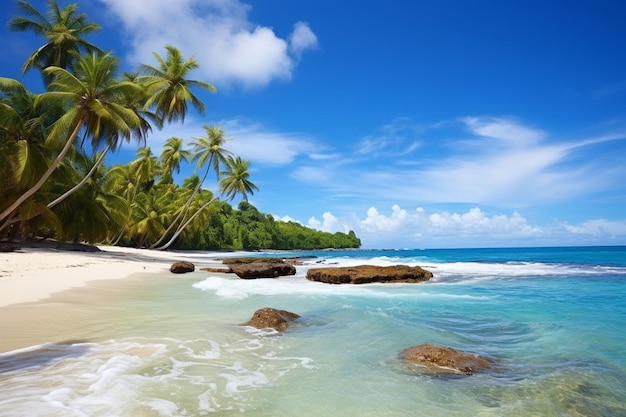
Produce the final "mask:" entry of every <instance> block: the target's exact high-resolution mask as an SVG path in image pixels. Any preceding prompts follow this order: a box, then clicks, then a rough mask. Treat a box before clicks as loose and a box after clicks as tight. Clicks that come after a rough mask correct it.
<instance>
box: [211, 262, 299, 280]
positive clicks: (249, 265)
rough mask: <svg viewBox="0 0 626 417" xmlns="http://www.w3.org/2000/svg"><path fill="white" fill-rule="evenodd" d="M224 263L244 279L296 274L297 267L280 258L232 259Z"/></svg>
mask: <svg viewBox="0 0 626 417" xmlns="http://www.w3.org/2000/svg"><path fill="white" fill-rule="evenodd" d="M222 263H224V264H227V265H228V266H229V268H230V269H231V270H232V271H233V272H234V273H235V274H237V276H238V277H239V278H243V279H256V278H276V277H282V276H286V275H294V274H295V273H296V267H295V266H293V265H291V264H289V263H287V262H284V261H283V260H282V259H278V258H231V259H224V260H223V261H222Z"/></svg>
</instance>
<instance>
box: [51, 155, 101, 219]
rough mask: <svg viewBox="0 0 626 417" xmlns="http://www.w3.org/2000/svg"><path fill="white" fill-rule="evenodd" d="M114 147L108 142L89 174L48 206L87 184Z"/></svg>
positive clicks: (53, 204)
mask: <svg viewBox="0 0 626 417" xmlns="http://www.w3.org/2000/svg"><path fill="white" fill-rule="evenodd" d="M112 147H113V144H108V145H107V147H106V148H105V149H104V150H103V151H102V154H101V155H100V156H99V157H98V160H97V161H96V163H95V164H94V165H93V167H91V169H90V170H89V172H88V173H87V175H85V178H83V179H82V180H81V181H80V182H79V183H78V184H76V185H75V186H74V187H72V188H70V189H69V190H67V191H66V192H65V193H64V194H63V195H61V196H60V197H58V198H57V199H56V200H54V201H51V202H50V203H48V206H47V207H48V208H52V207H54V206H56V205H57V204H59V203H60V202H61V201H63V200H65V199H66V198H67V197H69V196H70V195H72V194H74V193H75V192H76V191H78V190H79V189H80V188H81V187H82V186H83V185H85V183H87V181H88V180H89V178H91V176H92V175H93V173H94V172H96V170H97V169H98V167H99V166H100V164H101V163H102V161H104V156H105V155H106V154H107V152H109V150H110V149H111V148H112Z"/></svg>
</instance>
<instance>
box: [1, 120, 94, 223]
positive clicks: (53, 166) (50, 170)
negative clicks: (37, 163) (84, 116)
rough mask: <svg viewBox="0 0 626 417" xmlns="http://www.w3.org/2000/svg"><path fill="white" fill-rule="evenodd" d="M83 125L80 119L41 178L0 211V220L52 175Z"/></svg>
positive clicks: (37, 189)
mask: <svg viewBox="0 0 626 417" xmlns="http://www.w3.org/2000/svg"><path fill="white" fill-rule="evenodd" d="M82 127H83V121H82V120H80V121H79V122H78V123H77V124H76V127H75V128H74V131H73V132H72V134H71V135H70V137H69V138H68V139H67V142H65V146H64V147H63V149H62V150H61V153H59V155H57V157H56V158H55V159H54V161H52V163H51V164H50V166H49V167H48V169H47V170H46V172H44V174H43V175H42V176H41V178H40V179H39V181H37V183H36V184H35V185H34V186H33V187H32V188H30V189H29V190H27V191H26V192H25V193H24V194H22V195H21V196H20V197H19V198H18V199H17V200H15V201H14V202H13V204H11V205H10V206H9V207H7V208H6V209H5V210H4V211H3V212H2V213H0V221H2V220H4V219H6V218H7V217H8V216H9V215H10V214H11V213H13V211H15V209H17V208H18V207H19V206H20V205H21V204H22V203H23V202H24V201H26V200H27V199H28V198H30V197H31V196H32V195H33V194H35V193H36V192H37V191H39V189H40V188H41V187H42V186H43V185H44V184H45V182H46V181H47V180H48V178H50V176H51V175H52V173H53V172H54V170H55V169H57V167H58V166H59V164H60V163H61V161H62V160H63V158H65V155H67V153H68V151H69V150H70V148H71V147H72V145H73V144H74V141H75V140H76V137H77V136H78V132H80V129H82Z"/></svg>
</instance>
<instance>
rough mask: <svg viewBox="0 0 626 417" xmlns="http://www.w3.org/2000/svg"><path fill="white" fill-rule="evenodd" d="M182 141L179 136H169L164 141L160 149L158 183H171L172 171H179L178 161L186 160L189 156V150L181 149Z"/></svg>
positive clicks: (172, 180)
mask: <svg viewBox="0 0 626 417" xmlns="http://www.w3.org/2000/svg"><path fill="white" fill-rule="evenodd" d="M183 143H184V141H183V140H182V139H181V138H175V137H172V138H169V139H168V140H166V141H165V146H164V147H163V151H161V167H162V168H163V172H162V174H161V179H160V180H159V183H161V184H171V183H172V182H174V178H173V175H174V172H176V173H179V172H180V163H181V162H183V161H185V162H187V161H188V160H189V158H190V157H191V152H189V151H188V150H186V149H183Z"/></svg>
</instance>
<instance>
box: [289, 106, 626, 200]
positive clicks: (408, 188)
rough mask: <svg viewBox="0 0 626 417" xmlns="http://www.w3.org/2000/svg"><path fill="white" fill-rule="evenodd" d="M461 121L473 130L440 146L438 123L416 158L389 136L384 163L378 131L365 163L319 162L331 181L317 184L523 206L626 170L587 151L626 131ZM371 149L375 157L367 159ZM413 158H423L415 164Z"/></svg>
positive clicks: (606, 182) (372, 193) (383, 194)
mask: <svg viewBox="0 0 626 417" xmlns="http://www.w3.org/2000/svg"><path fill="white" fill-rule="evenodd" d="M447 126H448V127H449V125H447ZM457 128H458V129H459V130H460V132H463V131H465V132H469V133H470V135H469V136H468V135H467V133H465V135H464V136H460V134H459V133H458V132H457V133H454V134H453V136H452V137H455V138H456V139H450V140H447V139H446V143H447V146H445V147H442V146H440V142H441V138H440V137H439V136H438V132H437V131H436V129H435V130H427V131H424V132H421V133H420V143H421V147H420V148H419V152H421V154H419V153H415V154H413V155H412V156H411V158H409V157H404V158H398V157H393V155H394V154H393V150H397V149H398V148H399V146H398V144H400V143H402V142H401V141H395V140H396V139H397V138H398V136H394V135H381V136H380V137H379V139H380V147H381V148H383V149H387V150H389V149H391V150H392V151H391V154H390V155H391V156H392V157H390V158H388V159H387V160H386V161H387V163H386V164H384V165H381V166H378V165H375V164H374V163H373V161H374V158H376V157H377V156H378V155H377V154H376V153H375V151H374V150H373V149H376V146H375V145H376V143H377V140H376V137H374V136H372V137H371V138H370V137H368V138H366V139H367V140H365V141H363V142H362V146H361V149H362V150H364V149H365V150H368V151H367V152H361V153H360V155H361V159H360V160H359V161H358V164H356V163H350V162H349V161H350V160H349V159H348V158H346V159H345V160H342V161H343V163H342V164H341V165H338V164H337V163H336V162H333V163H332V164H328V165H326V166H324V167H322V166H319V165H318V166H317V169H318V170H323V171H324V172H326V177H327V178H329V181H328V182H325V183H324V182H317V183H316V185H317V186H320V187H326V188H327V190H328V192H345V191H347V190H350V191H351V192H353V193H360V194H361V198H362V199H365V200H367V199H371V200H373V199H374V198H375V200H376V201H383V202H387V203H389V204H393V203H395V202H421V203H432V202H449V203H469V204H487V205H491V206H499V207H509V208H520V207H526V206H529V205H534V204H543V203H547V202H555V201H563V200H566V199H569V198H572V197H577V196H582V195H586V194H591V193H594V192H597V191H601V190H603V189H607V188H610V187H613V186H614V185H615V184H616V183H618V182H620V181H622V180H621V179H622V178H624V176H625V175H626V167H624V166H623V164H618V163H617V162H616V161H615V160H610V161H590V160H589V158H586V157H585V155H584V154H582V153H581V152H580V151H581V150H584V149H585V148H586V147H590V146H594V145H598V144H602V143H604V142H608V141H618V140H624V139H626V132H622V133H616V134H610V135H604V136H597V137H591V138H583V139H579V140H570V141H554V140H553V139H551V138H550V135H549V134H548V133H547V132H543V131H541V130H539V129H535V128H530V127H527V126H525V125H524V124H522V123H521V122H519V121H518V120H516V119H512V118H494V117H467V118H463V119H460V125H459V124H457ZM461 134H462V133H461ZM431 148H432V149H435V150H436V152H435V151H431ZM381 152H382V149H381ZM368 155H369V156H370V158H371V160H370V161H369V163H368V161H367V160H366V159H364V158H366V157H367V156H368ZM424 155H428V156H427V157H425V156H424ZM411 160H414V161H415V162H419V163H416V164H413V165H411V164H408V163H407V161H411ZM300 178H301V179H302V180H303V181H306V178H304V177H300ZM317 179H318V180H319V178H317ZM311 184H312V185H315V184H313V183H311Z"/></svg>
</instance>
